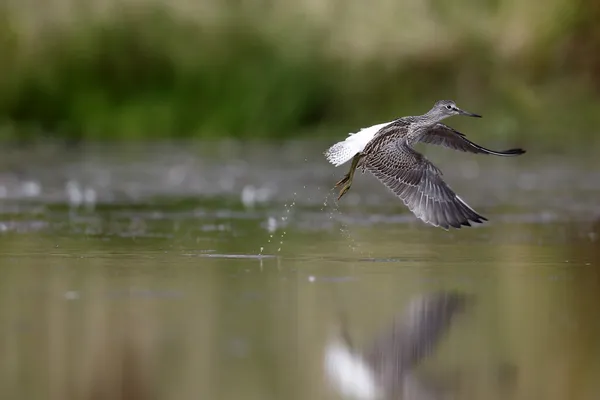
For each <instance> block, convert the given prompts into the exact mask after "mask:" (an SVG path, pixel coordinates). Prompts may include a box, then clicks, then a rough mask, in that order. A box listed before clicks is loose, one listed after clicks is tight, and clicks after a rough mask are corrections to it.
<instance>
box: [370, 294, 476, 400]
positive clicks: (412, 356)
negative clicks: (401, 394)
mask: <svg viewBox="0 0 600 400" xmlns="http://www.w3.org/2000/svg"><path fill="white" fill-rule="evenodd" d="M474 301H475V299H474V298H473V296H472V295H468V294H464V293H460V292H454V291H441V292H434V293H429V294H425V295H422V296H419V297H417V298H415V299H413V300H412V301H411V302H410V303H409V305H408V307H407V310H406V312H405V313H404V314H402V315H399V316H398V317H396V318H395V320H394V322H393V324H392V326H391V327H389V328H388V329H386V330H385V331H384V332H382V333H380V334H379V335H378V336H377V337H376V338H375V340H374V341H373V344H372V345H371V347H370V348H368V349H366V350H367V351H366V352H365V355H366V359H367V361H368V362H369V364H370V365H371V367H372V368H373V370H374V371H375V374H376V376H377V377H378V378H379V379H380V381H381V383H383V385H384V387H385V388H386V391H388V393H390V392H392V393H394V392H397V390H398V389H400V387H401V385H402V384H403V383H406V382H404V380H403V378H405V377H406V376H407V375H408V374H410V373H411V371H413V370H414V369H415V368H416V367H417V366H418V365H419V363H420V362H421V361H423V359H424V358H425V357H427V356H429V355H431V354H432V353H433V351H434V350H435V347H436V346H437V344H438V343H439V342H440V340H441V339H442V337H443V336H444V334H445V333H446V332H447V331H448V329H449V328H450V325H451V323H452V320H453V318H454V317H455V316H456V315H457V314H458V313H460V312H462V311H464V310H465V307H467V306H470V305H472V304H473V303H474Z"/></svg>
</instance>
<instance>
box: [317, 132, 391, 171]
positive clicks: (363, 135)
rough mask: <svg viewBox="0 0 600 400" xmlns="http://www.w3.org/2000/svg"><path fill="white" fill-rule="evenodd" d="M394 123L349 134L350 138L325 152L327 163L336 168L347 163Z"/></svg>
mask: <svg viewBox="0 0 600 400" xmlns="http://www.w3.org/2000/svg"><path fill="white" fill-rule="evenodd" d="M392 122H393V121H390V122H384V123H383V124H377V125H373V126H370V127H368V128H362V129H361V130H360V131H358V132H356V133H349V134H348V138H346V140H344V141H341V142H337V143H336V144H334V145H333V146H331V147H330V148H329V149H327V151H326V152H325V157H326V158H327V161H329V162H330V163H331V164H333V165H335V166H336V167H339V166H340V165H342V164H345V163H347V162H348V161H350V160H351V159H352V157H354V156H355V155H356V154H357V153H360V152H361V151H363V149H364V148H365V146H366V145H367V143H369V142H370V141H371V139H373V137H374V136H375V134H376V133H377V132H379V130H380V129H381V128H383V127H384V126H387V125H389V124H391V123H392Z"/></svg>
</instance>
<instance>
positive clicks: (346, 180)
mask: <svg viewBox="0 0 600 400" xmlns="http://www.w3.org/2000/svg"><path fill="white" fill-rule="evenodd" d="M361 157H362V154H360V153H359V154H357V155H355V156H354V157H353V158H352V164H351V165H350V171H348V173H347V174H346V175H345V176H344V177H343V178H342V179H341V180H340V181H339V182H338V183H336V184H335V187H336V188H337V187H339V186H341V185H344V187H342V190H340V195H339V196H338V198H337V199H338V201H339V200H340V199H341V198H342V196H343V195H345V194H346V192H347V191H348V190H350V187H351V186H352V180H353V179H354V172H355V171H356V167H357V166H358V162H359V161H360V158H361Z"/></svg>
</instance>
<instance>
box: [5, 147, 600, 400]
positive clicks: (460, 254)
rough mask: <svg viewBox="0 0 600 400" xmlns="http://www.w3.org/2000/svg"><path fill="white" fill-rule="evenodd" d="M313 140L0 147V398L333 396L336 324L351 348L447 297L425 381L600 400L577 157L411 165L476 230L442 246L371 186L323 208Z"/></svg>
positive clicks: (324, 169)
mask: <svg viewBox="0 0 600 400" xmlns="http://www.w3.org/2000/svg"><path fill="white" fill-rule="evenodd" d="M327 144H328V143H323V142H284V143H279V144H273V143H234V142H222V143H221V142H219V143H192V144H165V143H160V144H153V145H119V146H117V145H95V146H83V147H75V148H64V147H61V146H56V145H53V146H50V145H45V146H41V147H37V148H34V149H32V148H26V149H23V148H21V149H18V148H9V149H3V150H2V152H3V154H2V157H0V159H2V173H1V174H0V232H1V234H0V246H1V247H0V352H1V354H3V357H2V358H0V371H1V373H0V393H1V395H2V396H1V397H2V398H15V399H17V398H21V399H25V398H27V399H64V398H115V397H114V394H115V393H116V392H120V391H125V392H126V393H127V396H126V398H139V399H142V398H165V399H188V398H189V399H198V398H221V399H261V400H265V399H282V398H298V399H334V398H337V397H336V394H335V393H334V392H333V391H332V390H331V388H330V387H329V385H328V384H327V381H326V380H325V379H324V376H323V368H322V357H323V347H324V346H325V343H326V341H327V338H328V335H329V334H330V332H331V326H332V324H335V322H336V318H337V316H338V315H339V313H340V312H341V313H344V314H346V315H347V317H348V321H349V322H348V323H349V329H350V334H351V335H352V337H353V338H354V339H355V340H356V341H357V342H358V343H365V342H368V341H369V339H370V338H371V337H372V336H373V335H374V334H375V333H376V332H378V331H379V330H380V329H382V328H383V327H385V326H386V324H388V323H389V322H390V319H391V318H392V317H393V316H394V315H395V314H396V313H398V312H401V311H402V310H403V308H404V306H405V305H406V304H407V302H408V301H409V300H410V299H411V298H412V297H414V296H416V295H419V294H422V293H427V292H433V291H438V290H445V289H452V290H460V291H463V292H468V293H471V294H474V295H475V296H476V297H477V299H478V300H477V306H476V308H475V309H474V310H473V311H472V312H471V313H470V314H469V315H468V316H467V317H466V318H464V320H461V321H460V322H457V323H456V324H455V326H453V327H452V328H451V330H450V331H449V334H448V336H447V337H446V338H444V339H443V342H441V343H440V347H439V349H438V350H439V351H437V352H436V353H435V354H434V355H433V356H432V357H430V358H429V359H427V360H426V361H425V362H424V364H423V365H422V369H423V373H427V374H431V375H433V376H436V377H438V378H439V379H440V380H441V381H443V380H444V379H446V380H447V379H449V378H447V377H454V376H458V375H460V377H461V379H460V380H461V382H463V384H462V386H461V389H460V390H459V391H458V392H457V394H456V395H457V396H458V398H464V399H471V398H473V399H500V398H502V399H507V398H511V399H512V398H514V399H521V398H522V399H537V398H540V399H545V400H552V399H596V398H598V396H599V395H600V383H599V381H598V380H597V379H596V378H597V377H598V376H600V341H599V340H598V337H600V324H599V323H598V317H597V316H598V312H597V310H598V304H600V294H599V293H600V271H599V270H598V267H599V262H600V247H599V243H598V235H599V234H600V203H598V201H597V200H598V198H600V169H599V168H598V167H597V162H596V161H595V159H594V158H593V156H590V157H583V158H581V157H578V158H575V157H566V156H556V155H552V156H542V155H535V154H534V155H531V154H529V153H528V154H527V155H526V156H523V157H519V158H514V159H504V158H491V157H485V156H476V155H464V154H461V153H457V152H453V151H449V150H441V151H438V149H433V150H429V149H428V152H427V154H428V157H429V158H430V159H431V160H432V161H433V162H434V163H435V164H436V165H437V166H439V167H440V168H441V169H442V170H443V171H444V177H445V179H446V181H447V182H448V183H449V184H450V185H451V186H452V188H453V189H455V191H457V193H459V195H460V196H461V197H462V198H463V199H465V200H466V201H467V202H468V203H469V204H470V205H471V206H472V207H473V208H475V209H476V210H477V211H479V212H480V213H482V214H483V215H485V216H486V217H487V218H488V219H489V220H490V222H489V223H486V224H484V225H477V226H475V227H472V228H466V229H461V230H452V231H448V232H446V231H443V230H442V229H438V228H433V227H429V226H426V225H424V224H423V223H421V222H420V221H418V220H416V219H415V218H414V217H413V215H412V214H410V213H409V212H408V211H407V210H406V209H405V208H404V207H403V206H402V204H400V203H399V201H398V200H396V199H395V198H394V197H393V196H392V195H391V194H390V193H388V191H387V190H386V189H385V188H384V187H382V186H380V184H379V183H378V182H377V181H376V180H375V179H374V178H373V177H371V176H369V175H361V174H358V175H357V178H356V180H355V184H354V186H353V188H352V189H351V191H350V192H349V193H348V194H347V195H346V196H345V197H344V199H343V200H342V201H341V203H340V204H339V205H338V204H337V203H336V202H335V201H334V198H335V196H334V192H333V191H332V190H331V186H332V185H333V183H334V182H336V181H337V180H338V179H339V178H340V177H341V176H342V175H343V174H344V173H345V172H346V171H345V168H346V167H345V166H343V167H340V168H334V167H331V166H329V165H327V163H326V161H325V160H324V158H323V157H322V151H323V149H324V148H326V146H327ZM505 371H511V372H510V374H507V373H505ZM507 375H509V378H507V377H506V376H507ZM102 396H105V397H102Z"/></svg>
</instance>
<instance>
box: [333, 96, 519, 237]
mask: <svg viewBox="0 0 600 400" xmlns="http://www.w3.org/2000/svg"><path fill="white" fill-rule="evenodd" d="M453 115H465V116H468V117H476V118H481V115H477V114H473V113H470V112H467V111H464V110H461V109H460V108H458V107H457V106H456V103H455V102H454V101H452V100H440V101H437V102H436V103H435V104H434V106H433V108H432V109H431V110H429V111H428V112H427V113H426V114H423V115H418V116H409V117H402V118H398V119H396V120H394V121H390V122H385V123H383V124H378V125H373V126H371V127H369V128H363V129H361V130H360V131H358V132H356V133H350V134H349V135H348V138H347V139H346V140H344V141H341V142H338V143H336V144H334V145H333V146H331V147H330V148H329V149H328V150H327V151H326V152H325V157H326V158H327V160H328V161H329V162H330V163H331V164H333V165H335V166H336V167H337V166H340V165H342V164H345V163H346V162H348V161H350V160H352V162H351V166H350V171H349V172H348V173H347V174H346V175H345V176H344V177H343V178H342V179H341V180H340V181H339V182H338V183H337V184H336V185H335V187H340V186H342V185H343V186H342V189H341V191H340V194H339V196H338V200H339V199H341V198H342V196H343V195H344V194H346V192H347V191H348V190H349V189H350V187H351V186H352V180H353V179H354V172H355V171H356V169H357V168H359V167H361V168H362V172H363V173H364V172H365V171H366V170H368V171H369V172H371V173H372V174H373V175H374V176H375V177H376V178H377V179H378V180H379V181H380V182H381V183H383V184H384V185H385V186H386V187H387V188H388V189H390V190H391V191H392V192H393V193H394V194H395V195H396V196H398V197H399V198H400V199H401V200H402V201H403V203H404V204H405V205H406V206H407V207H408V209H409V210H410V211H411V212H412V213H413V214H415V216H416V217H417V218H419V219H421V220H422V221H423V222H425V223H427V224H430V225H433V226H436V227H441V228H443V229H446V230H448V229H449V227H454V228H460V227H461V226H471V224H470V223H469V221H472V222H477V223H483V222H484V221H487V218H485V217H483V216H482V215H480V214H478V213H477V212H476V211H475V210H473V208H471V207H470V206H469V205H468V204H467V203H466V202H465V201H463V200H462V199H461V198H460V197H458V196H457V195H456V193H454V191H453V190H452V189H451V188H450V187H449V186H448V185H447V184H446V183H445V182H444V181H443V179H442V172H441V171H440V170H439V169H438V168H437V167H436V166H435V165H433V164H432V163H431V162H430V161H429V160H427V158H425V157H424V156H423V155H422V154H421V153H419V152H417V151H416V150H414V149H413V146H414V145H415V144H416V143H418V142H422V143H429V144H436V145H441V146H445V147H448V148H451V149H454V150H459V151H463V152H467V153H475V154H492V155H495V156H518V155H521V154H524V153H525V150H523V149H510V150H505V151H494V150H490V149H486V148H485V147H482V146H479V145H477V144H475V143H473V142H471V141H470V140H469V139H467V138H466V137H465V135H464V134H463V133H461V132H458V131H457V130H455V129H453V128H451V127H449V126H447V125H444V124H442V123H441V121H442V120H444V119H446V118H448V117H451V116H453Z"/></svg>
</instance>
